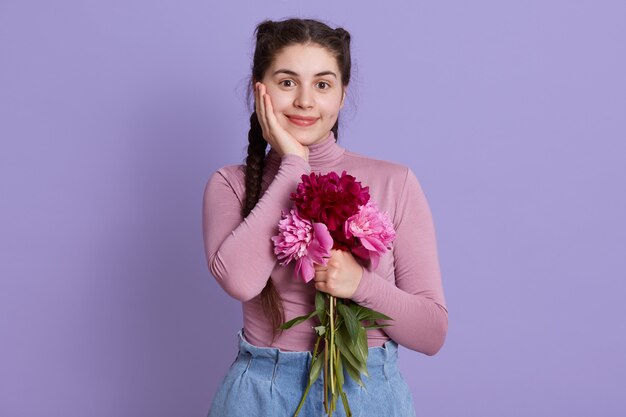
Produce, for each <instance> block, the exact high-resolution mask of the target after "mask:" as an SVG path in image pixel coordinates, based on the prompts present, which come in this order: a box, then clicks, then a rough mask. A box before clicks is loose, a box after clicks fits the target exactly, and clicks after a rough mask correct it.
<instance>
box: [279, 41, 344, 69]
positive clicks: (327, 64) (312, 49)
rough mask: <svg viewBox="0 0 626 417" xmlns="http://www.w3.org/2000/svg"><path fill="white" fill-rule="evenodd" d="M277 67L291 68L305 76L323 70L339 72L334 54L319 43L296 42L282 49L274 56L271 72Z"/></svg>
mask: <svg viewBox="0 0 626 417" xmlns="http://www.w3.org/2000/svg"><path fill="white" fill-rule="evenodd" d="M277 69H289V70H292V71H294V72H296V73H298V74H300V75H301V76H303V77H307V76H313V75H314V74H317V73H320V72H323V71H333V72H334V73H335V74H338V73H339V68H338V67H337V59H336V58H335V57H334V55H332V54H331V53H330V52H329V51H328V50H327V49H326V48H324V47H322V46H319V45H317V44H307V45H303V44H295V45H289V46H286V47H285V48H283V49H281V50H280V52H278V54H276V56H275V57H274V62H273V63H272V66H271V72H270V74H272V73H273V72H274V71H275V70H277Z"/></svg>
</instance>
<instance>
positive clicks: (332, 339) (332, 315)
mask: <svg viewBox="0 0 626 417" xmlns="http://www.w3.org/2000/svg"><path fill="white" fill-rule="evenodd" d="M335 302H336V298H335V297H333V296H332V295H331V296H330V364H329V366H330V391H331V393H332V394H333V397H334V395H335V381H334V377H333V375H334V374H335V367H334V366H333V363H334V361H335Z"/></svg>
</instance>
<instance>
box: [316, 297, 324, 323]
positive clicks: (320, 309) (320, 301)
mask: <svg viewBox="0 0 626 417" xmlns="http://www.w3.org/2000/svg"><path fill="white" fill-rule="evenodd" d="M315 311H317V316H318V317H319V319H320V320H322V316H324V315H325V314H326V296H325V295H324V293H323V292H321V291H317V292H316V293H315Z"/></svg>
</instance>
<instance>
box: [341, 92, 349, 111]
mask: <svg viewBox="0 0 626 417" xmlns="http://www.w3.org/2000/svg"><path fill="white" fill-rule="evenodd" d="M347 89H348V87H344V89H343V96H342V97H341V104H340V105H339V110H341V109H343V103H344V101H345V100H346V90H347Z"/></svg>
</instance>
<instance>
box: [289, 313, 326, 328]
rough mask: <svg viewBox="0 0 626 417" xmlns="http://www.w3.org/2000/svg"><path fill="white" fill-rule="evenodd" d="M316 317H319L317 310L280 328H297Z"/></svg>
mask: <svg viewBox="0 0 626 417" xmlns="http://www.w3.org/2000/svg"><path fill="white" fill-rule="evenodd" d="M315 315H317V310H316V311H314V312H312V313H310V314H307V315H305V316H299V317H296V318H293V319H291V320H289V321H288V322H286V323H283V324H281V325H280V328H281V329H290V328H291V327H293V326H295V325H296V324H300V323H302V322H303V321H307V320H308V319H310V318H313V317H314V316H315Z"/></svg>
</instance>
